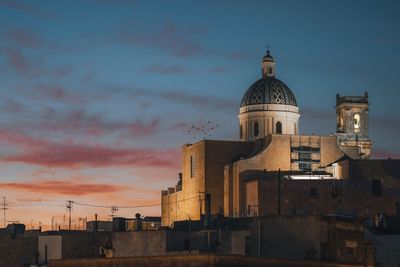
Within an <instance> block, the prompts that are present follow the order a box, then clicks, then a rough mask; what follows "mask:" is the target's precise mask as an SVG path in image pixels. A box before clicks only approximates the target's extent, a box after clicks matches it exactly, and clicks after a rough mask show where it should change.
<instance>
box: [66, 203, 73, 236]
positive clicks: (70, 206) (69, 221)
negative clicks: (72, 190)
mask: <svg viewBox="0 0 400 267" xmlns="http://www.w3.org/2000/svg"><path fill="white" fill-rule="evenodd" d="M73 203H74V202H73V201H72V200H68V201H67V205H66V208H67V210H68V213H69V218H68V230H71V222H72V221H71V213H72V204H73Z"/></svg>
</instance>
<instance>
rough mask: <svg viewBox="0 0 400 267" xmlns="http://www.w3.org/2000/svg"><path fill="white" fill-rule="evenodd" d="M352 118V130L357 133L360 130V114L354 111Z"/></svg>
mask: <svg viewBox="0 0 400 267" xmlns="http://www.w3.org/2000/svg"><path fill="white" fill-rule="evenodd" d="M353 119H354V132H356V133H358V132H359V131H360V114H358V113H356V114H354V116H353Z"/></svg>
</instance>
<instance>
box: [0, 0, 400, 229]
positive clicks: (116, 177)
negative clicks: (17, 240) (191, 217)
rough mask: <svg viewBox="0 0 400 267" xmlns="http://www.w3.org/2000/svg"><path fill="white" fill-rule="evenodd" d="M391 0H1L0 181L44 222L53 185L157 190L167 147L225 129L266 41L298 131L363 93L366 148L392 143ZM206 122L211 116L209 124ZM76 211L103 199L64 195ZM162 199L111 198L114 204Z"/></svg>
mask: <svg viewBox="0 0 400 267" xmlns="http://www.w3.org/2000/svg"><path fill="white" fill-rule="evenodd" d="M399 10H400V2H398V1H255V0H254V1H128V0H126V1H124V0H115V1H111V0H97V1H96V0H91V1H89V0H82V1H60V0H57V1H54V0H52V1H50V0H49V1H39V0H37V1H33V0H31V1H12V0H0V111H1V112H0V148H1V150H0V164H1V171H0V195H1V196H6V197H7V200H8V202H9V208H10V209H9V210H8V219H9V220H18V221H21V222H25V223H27V224H29V223H30V222H31V221H32V224H34V225H35V224H37V223H38V222H39V221H41V222H42V224H43V225H49V224H50V221H51V217H52V216H62V215H63V214H64V213H65V201H66V200H74V201H77V202H85V203H95V204H99V205H125V206H127V205H141V204H157V203H159V202H160V190H161V189H165V188H167V187H168V186H171V185H173V184H175V183H176V181H177V176H178V175H177V173H178V172H179V171H180V167H181V163H180V151H181V150H180V149H181V148H180V147H181V145H182V144H184V143H193V142H196V141H198V140H201V139H202V138H203V137H204V136H203V134H200V133H197V134H192V133H191V132H190V133H189V132H188V131H187V130H188V128H189V127H190V126H191V125H196V126H204V127H205V128H207V129H208V130H209V131H208V132H207V135H206V138H208V139H230V140H235V139H237V138H238V120H237V113H238V111H239V105H240V100H241V98H242V96H243V94H244V92H245V91H246V89H247V88H248V87H249V86H250V85H251V84H252V83H253V82H254V81H256V80H257V79H259V78H260V76H261V66H260V63H261V58H262V56H264V54H265V50H266V44H267V42H268V43H269V44H270V45H271V54H272V55H273V56H274V58H275V59H276V61H277V77H278V78H279V79H281V80H282V81H284V82H285V83H286V84H287V85H288V86H289V87H290V88H291V89H292V91H293V92H294V94H295V96H296V99H297V102H298V104H299V107H300V112H301V118H300V131H301V133H304V134H311V133H315V134H323V135H328V134H330V133H333V132H334V131H335V127H336V125H335V124H336V120H335V109H334V105H335V97H336V93H340V94H341V95H362V94H364V92H365V91H368V93H369V97H370V103H371V106H370V136H371V138H372V140H373V155H374V157H394V158H396V157H397V158H398V157H400V141H399V140H400V139H399V138H398V136H399V135H400V112H399V111H398V105H399V99H400V88H399V85H400V75H399V72H400V67H399V62H400V53H399V48H400V16H399V15H398V11H399ZM212 128H213V129H212ZM73 212H74V215H75V216H83V217H88V218H91V217H92V215H93V214H94V213H99V214H101V215H102V216H103V217H106V216H107V215H109V213H110V211H109V210H107V209H98V210H96V209H93V208H85V207H75V208H74V211H73ZM136 212H141V213H143V214H144V215H159V214H160V208H159V207H152V208H146V209H136V210H132V209H125V210H123V209H121V210H119V211H118V214H119V215H121V216H133V214H134V213H136Z"/></svg>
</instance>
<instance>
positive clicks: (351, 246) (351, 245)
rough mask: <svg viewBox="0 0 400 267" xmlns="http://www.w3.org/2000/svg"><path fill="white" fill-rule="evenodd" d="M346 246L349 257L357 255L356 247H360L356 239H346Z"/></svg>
mask: <svg viewBox="0 0 400 267" xmlns="http://www.w3.org/2000/svg"><path fill="white" fill-rule="evenodd" d="M344 242H345V247H346V255H347V256H349V257H354V256H356V249H357V247H358V243H357V241H354V240H345V241H344Z"/></svg>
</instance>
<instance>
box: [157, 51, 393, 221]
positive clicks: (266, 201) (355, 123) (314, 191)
mask: <svg viewBox="0 0 400 267" xmlns="http://www.w3.org/2000/svg"><path fill="white" fill-rule="evenodd" d="M275 63H276V62H275V60H274V58H273V57H272V56H271V55H270V52H269V51H267V54H266V55H265V56H264V57H263V58H262V72H261V74H262V77H261V78H260V79H259V80H257V81H256V82H254V83H253V84H252V85H251V86H250V87H249V88H248V89H247V91H246V92H245V94H244V96H243V98H242V101H241V104H240V108H239V115H238V117H239V139H240V140H239V141H220V140H203V141H200V142H197V143H195V144H185V145H183V148H182V173H181V175H180V179H179V181H178V184H177V185H176V186H175V187H170V188H168V190H163V191H162V196H161V198H162V225H164V226H171V225H172V224H173V223H174V222H176V221H186V220H200V219H202V218H203V216H204V215H206V214H210V215H220V216H225V217H230V218H235V217H248V216H263V215H272V214H278V215H279V214H316V213H318V214H321V213H329V212H338V211H343V212H351V213H355V214H364V213H366V212H367V213H371V214H372V213H374V212H380V211H382V205H383V207H384V211H385V212H387V213H395V212H396V211H398V209H399V207H398V206H399V205H398V201H399V199H400V198H399V196H400V194H399V193H400V177H398V176H399V174H400V167H396V166H400V162H399V161H397V160H392V161H389V160H369V157H370V155H371V146H372V142H371V139H370V138H369V134H368V128H369V127H368V126H369V125H368V124H369V122H368V112H369V104H368V94H367V93H365V94H364V95H363V96H339V95H337V96H336V117H337V121H336V124H337V131H336V133H335V134H334V135H326V136H317V135H300V134H299V127H300V124H299V119H300V116H301V112H300V111H301V110H300V108H299V107H298V105H297V101H296V97H295V95H294V94H293V92H292V91H291V90H290V88H289V87H288V86H287V85H286V84H285V83H284V82H282V81H280V80H279V79H278V78H276V69H275ZM332 123H334V122H332ZM369 166H372V168H374V169H373V170H375V171H366V170H367V168H369ZM364 170H365V171H364ZM376 170H378V171H376ZM374 175H375V176H374ZM386 177H389V178H386ZM392 178H395V179H392ZM384 179H392V180H390V181H391V186H389V187H386V186H387V182H385V180H384ZM371 186H372V189H371ZM371 190H372V191H371ZM382 191H384V192H385V193H384V194H383V195H382Z"/></svg>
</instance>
